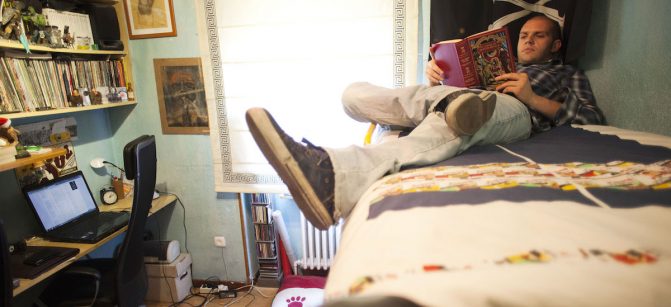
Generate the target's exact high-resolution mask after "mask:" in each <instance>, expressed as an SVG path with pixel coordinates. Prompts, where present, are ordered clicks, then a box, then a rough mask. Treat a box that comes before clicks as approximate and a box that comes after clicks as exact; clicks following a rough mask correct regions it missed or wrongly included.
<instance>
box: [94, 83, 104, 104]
mask: <svg viewBox="0 0 671 307" xmlns="http://www.w3.org/2000/svg"><path fill="white" fill-rule="evenodd" d="M91 104H94V105H96V104H103V95H102V94H101V93H100V92H99V91H98V89H96V88H95V87H94V88H92V89H91Z"/></svg>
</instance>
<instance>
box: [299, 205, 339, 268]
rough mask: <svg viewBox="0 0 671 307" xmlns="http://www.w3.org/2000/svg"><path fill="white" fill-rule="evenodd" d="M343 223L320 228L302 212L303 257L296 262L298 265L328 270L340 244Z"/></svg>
mask: <svg viewBox="0 0 671 307" xmlns="http://www.w3.org/2000/svg"><path fill="white" fill-rule="evenodd" d="M342 224H343V223H338V224H337V225H334V226H331V227H329V229H328V230H319V229H317V228H315V227H314V226H312V224H310V222H308V220H307V219H305V216H304V215H303V213H302V212H301V224H300V225H301V245H302V247H303V257H302V258H301V259H299V260H297V261H296V262H295V263H294V271H297V270H295V269H296V268H297V267H300V268H302V269H304V270H305V269H310V270H328V269H329V268H330V267H331V264H332V262H333V257H334V256H335V253H336V251H337V250H338V245H339V244H340V231H341V228H342Z"/></svg>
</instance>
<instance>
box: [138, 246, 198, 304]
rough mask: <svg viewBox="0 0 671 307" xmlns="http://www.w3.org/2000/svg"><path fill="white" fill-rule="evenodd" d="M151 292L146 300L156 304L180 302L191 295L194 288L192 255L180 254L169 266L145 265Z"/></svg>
mask: <svg viewBox="0 0 671 307" xmlns="http://www.w3.org/2000/svg"><path fill="white" fill-rule="evenodd" d="M145 267H146V269H147V278H148V281H149V290H148V291H147V296H146V300H147V301H154V302H170V303H172V302H179V301H181V300H183V299H184V298H185V297H186V296H187V295H189V293H190V291H191V288H192V287H193V281H192V277H191V255H189V254H186V253H184V254H180V255H179V257H177V259H175V261H173V262H171V263H169V264H158V263H145Z"/></svg>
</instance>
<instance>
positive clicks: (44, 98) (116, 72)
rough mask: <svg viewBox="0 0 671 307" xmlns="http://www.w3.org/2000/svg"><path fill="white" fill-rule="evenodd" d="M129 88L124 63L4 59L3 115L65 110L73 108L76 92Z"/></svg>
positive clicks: (0, 69)
mask: <svg viewBox="0 0 671 307" xmlns="http://www.w3.org/2000/svg"><path fill="white" fill-rule="evenodd" d="M125 86H126V84H125V78H124V73H123V64H122V63H121V60H107V61H97V60H91V61H74V60H49V59H31V58H13V57H7V56H5V57H0V112H3V113H6V112H24V111H36V110H46V109H58V108H65V107H69V106H72V105H73V103H72V102H73V100H72V96H73V95H72V94H73V92H80V93H82V89H86V90H87V91H89V90H90V91H94V90H95V91H96V92H97V91H99V90H102V89H117V88H118V89H123V90H125ZM83 102H84V101H82V104H85V103H83ZM101 103H104V102H102V101H101ZM91 104H93V103H92V102H91Z"/></svg>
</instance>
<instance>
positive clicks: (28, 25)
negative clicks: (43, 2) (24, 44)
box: [22, 5, 47, 41]
mask: <svg viewBox="0 0 671 307" xmlns="http://www.w3.org/2000/svg"><path fill="white" fill-rule="evenodd" d="M22 17H23V26H24V27H25V29H26V34H31V35H33V36H34V35H35V34H39V31H40V30H43V29H44V27H45V26H46V25H47V18H46V17H44V15H42V14H38V13H37V11H36V10H35V8H34V7H33V6H32V5H31V6H28V9H26V10H24V11H23V16H22ZM31 40H33V41H34V40H35V38H32V39H31Z"/></svg>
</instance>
